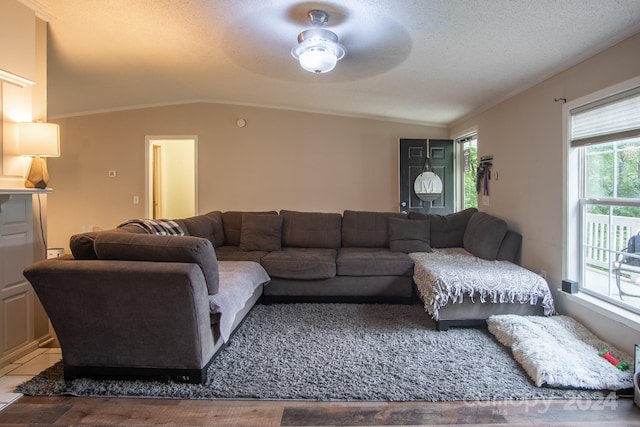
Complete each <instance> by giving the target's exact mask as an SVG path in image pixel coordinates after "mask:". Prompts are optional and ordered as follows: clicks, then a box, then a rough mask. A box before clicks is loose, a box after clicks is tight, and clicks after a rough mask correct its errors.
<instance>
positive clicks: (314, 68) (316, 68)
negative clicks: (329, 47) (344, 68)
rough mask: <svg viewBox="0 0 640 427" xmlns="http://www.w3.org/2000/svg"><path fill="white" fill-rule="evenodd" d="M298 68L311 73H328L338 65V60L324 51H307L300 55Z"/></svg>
mask: <svg viewBox="0 0 640 427" xmlns="http://www.w3.org/2000/svg"><path fill="white" fill-rule="evenodd" d="M298 59H299V61H300V66H301V67H302V68H304V69H305V70H307V71H310V72H312V73H328V72H329V71H331V70H333V69H334V68H335V67H336V64H337V63H338V58H336V56H335V55H334V54H333V53H331V52H327V51H326V50H309V51H307V52H303V53H302V54H300V57H299V58H298Z"/></svg>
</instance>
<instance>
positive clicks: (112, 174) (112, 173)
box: [109, 170, 118, 178]
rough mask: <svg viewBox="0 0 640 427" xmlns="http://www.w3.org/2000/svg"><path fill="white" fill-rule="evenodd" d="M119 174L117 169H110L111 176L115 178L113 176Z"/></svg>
mask: <svg viewBox="0 0 640 427" xmlns="http://www.w3.org/2000/svg"><path fill="white" fill-rule="evenodd" d="M117 174H118V173H117V172H116V171H114V170H110V171H109V178H113V177H115V176H116V175H117Z"/></svg>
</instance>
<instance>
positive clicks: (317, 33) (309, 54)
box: [291, 28, 346, 74]
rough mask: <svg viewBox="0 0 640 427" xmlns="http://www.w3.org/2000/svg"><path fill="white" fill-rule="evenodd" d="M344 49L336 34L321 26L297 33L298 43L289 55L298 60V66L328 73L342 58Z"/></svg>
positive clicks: (310, 70)
mask: <svg viewBox="0 0 640 427" xmlns="http://www.w3.org/2000/svg"><path fill="white" fill-rule="evenodd" d="M345 53H346V51H345V50H344V47H342V45H341V44H340V43H338V36H337V35H336V34H335V33H333V32H331V31H329V30H325V29H322V28H313V29H310V30H306V31H303V32H301V33H300V34H298V45H297V46H296V47H294V48H293V49H292V50H291V55H292V56H293V57H294V58H296V59H297V60H298V61H300V66H301V67H302V68H303V69H304V70H306V71H309V72H312V73H318V74H320V73H328V72H329V71H331V70H333V69H334V68H335V67H336V63H337V62H338V61H339V60H341V59H342V58H344V55H345Z"/></svg>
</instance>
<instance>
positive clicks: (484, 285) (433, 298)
mask: <svg viewBox="0 0 640 427" xmlns="http://www.w3.org/2000/svg"><path fill="white" fill-rule="evenodd" d="M409 256H410V257H411V258H412V259H413V261H414V263H415V267H414V271H413V280H414V282H415V283H416V286H417V288H418V292H419V293H420V297H421V298H422V300H423V301H424V304H425V309H426V311H427V312H428V313H429V314H430V315H431V317H433V318H434V319H435V320H438V318H439V315H438V312H439V311H440V307H443V306H445V305H446V304H448V303H453V304H456V303H460V304H461V303H462V302H463V300H464V298H465V297H467V298H471V299H472V300H473V301H475V300H476V299H477V300H479V301H480V302H481V303H484V302H486V301H487V300H488V301H490V302H492V303H520V304H532V305H536V304H538V302H541V304H542V306H543V308H544V314H545V315H547V316H549V315H551V314H553V313H554V305H553V296H552V295H551V291H550V290H549V285H548V284H547V282H546V281H545V280H544V279H543V278H542V277H541V276H539V275H538V274H535V273H534V272H532V271H530V270H527V269H526V268H524V267H521V266H519V265H516V264H514V263H512V262H509V261H487V260H485V259H481V258H478V257H476V256H475V255H472V254H471V253H469V252H467V251H466V250H464V249H462V248H446V249H434V250H433V252H413V253H410V254H409Z"/></svg>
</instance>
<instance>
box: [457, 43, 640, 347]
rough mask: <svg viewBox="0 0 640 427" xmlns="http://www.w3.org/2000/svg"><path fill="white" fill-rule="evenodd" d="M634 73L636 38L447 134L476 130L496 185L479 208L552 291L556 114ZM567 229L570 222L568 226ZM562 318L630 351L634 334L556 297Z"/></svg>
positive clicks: (639, 58) (557, 280)
mask: <svg viewBox="0 0 640 427" xmlns="http://www.w3.org/2000/svg"><path fill="white" fill-rule="evenodd" d="M639 75H640V34H637V35H635V36H633V37H631V38H629V39H627V40H626V41H624V42H622V43H620V44H618V45H616V46H614V47H612V48H610V49H607V50H606V51H604V52H602V53H600V54H598V55H595V56H594V57H592V58H590V59H588V60H586V61H584V62H582V63H580V64H578V65H577V66H575V67H573V68H571V69H569V70H567V71H565V72H563V73H560V74H558V75H556V76H554V77H552V78H550V79H548V80H546V81H544V82H542V83H540V84H538V85H536V86H534V87H532V88H531V89H529V90H527V91H525V92H523V93H521V94H519V95H517V96H514V97H512V98H510V99H508V100H506V101H504V102H502V103H500V104H498V105H496V106H495V107H493V108H490V109H488V110H487V111H484V112H482V113H480V114H478V115H476V116H474V117H471V118H469V119H467V120H464V121H461V122H460V123H456V124H455V125H454V126H452V128H451V132H452V135H454V136H455V135H457V134H458V133H461V132H463V131H466V130H468V129H469V128H477V129H478V155H479V156H482V155H487V154H493V155H494V161H493V165H494V170H495V171H498V180H497V181H492V182H491V184H490V185H491V195H490V205H489V206H487V207H482V209H483V210H485V211H487V212H490V213H493V214H495V215H498V216H500V217H502V218H505V219H506V220H507V221H508V222H509V223H510V225H511V226H512V227H513V228H515V229H517V230H519V231H521V232H522V234H523V247H522V264H523V265H524V266H526V267H528V268H530V269H532V270H534V271H536V272H539V271H541V270H545V271H546V272H547V275H548V280H549V283H550V285H551V287H552V288H553V289H554V290H556V289H557V288H559V287H560V286H561V281H562V279H563V278H564V277H563V265H562V263H563V253H564V250H563V236H564V229H563V203H564V202H563V189H564V183H563V162H564V160H563V130H562V129H563V127H562V126H563V119H562V117H563V113H562V109H563V108H562V105H563V104H562V103H558V102H554V99H555V98H566V99H567V100H568V101H572V100H574V99H577V98H580V97H582V96H585V95H588V94H590V93H593V92H596V91H598V90H601V89H604V88H606V87H609V86H612V85H614V84H617V83H620V82H623V81H625V80H628V79H630V78H633V77H636V76H639ZM569 226H570V227H572V226H575V224H569ZM557 303H558V307H559V308H560V309H561V310H563V312H565V313H568V314H571V315H572V316H574V317H576V318H579V319H580V320H583V321H584V322H585V323H587V324H588V326H590V327H591V328H592V329H593V330H596V331H597V332H599V333H600V334H601V336H603V337H605V338H606V337H611V336H612V334H615V336H614V337H613V338H614V339H615V340H617V343H618V345H624V346H625V349H626V350H628V351H629V352H631V350H632V348H631V344H632V343H633V342H638V343H640V330H638V328H637V327H636V328H635V329H633V328H629V327H627V326H625V325H619V324H618V322H616V321H614V322H611V321H609V320H607V319H606V318H603V317H602V316H601V315H597V314H596V312H595V311H593V310H589V309H586V310H585V309H584V306H583V305H579V304H577V303H576V301H572V299H571V298H566V295H558V298H557Z"/></svg>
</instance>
